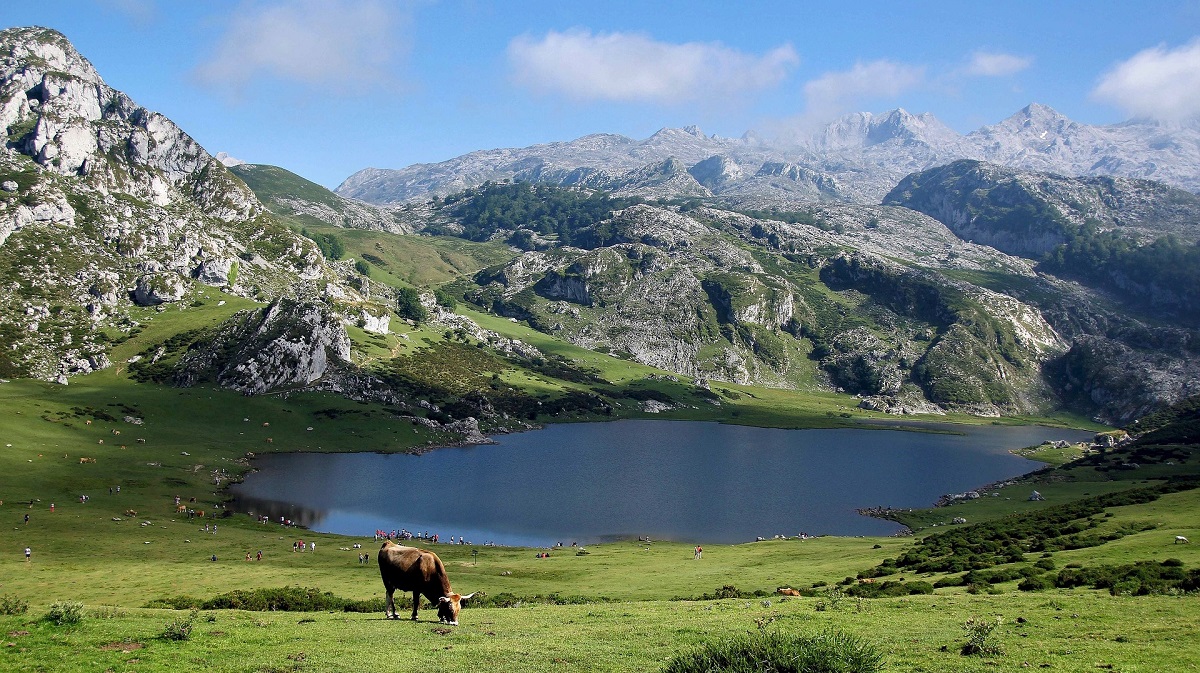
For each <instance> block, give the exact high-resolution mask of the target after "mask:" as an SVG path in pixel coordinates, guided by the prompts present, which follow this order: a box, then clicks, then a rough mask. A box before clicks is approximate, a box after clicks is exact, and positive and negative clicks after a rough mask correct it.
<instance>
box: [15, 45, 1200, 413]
mask: <svg viewBox="0 0 1200 673" xmlns="http://www.w3.org/2000/svg"><path fill="white" fill-rule="evenodd" d="M0 126H2V127H3V128H4V129H5V131H6V133H7V140H6V143H5V147H4V150H3V152H2V153H0V287H3V288H4V295H3V302H2V304H0V335H2V336H3V344H4V346H5V348H4V349H3V351H2V352H0V376H6V377H14V376H28V377H36V378H41V379H47V380H57V381H59V382H61V383H67V382H69V379H70V377H71V376H74V375H77V374H83V373H87V372H91V371H95V370H98V369H107V368H109V367H113V366H114V364H115V365H116V366H117V367H121V368H125V367H128V370H129V372H130V374H131V375H133V376H134V377H135V378H137V379H138V380H142V381H156V382H161V383H170V384H173V385H202V384H203V385H209V384H211V385H220V386H225V387H229V388H233V389H236V390H240V391H242V392H244V393H246V394H261V393H265V392H280V391H283V392H290V391H298V390H325V391H333V392H336V393H338V394H341V395H345V396H348V397H352V398H354V399H359V400H375V401H380V402H384V403H386V404H388V405H391V406H390V408H393V409H398V410H402V411H403V413H405V414H410V415H412V416H413V418H414V419H415V420H414V422H420V423H426V424H432V425H435V426H437V427H443V428H447V429H448V430H447V432H449V433H451V434H453V433H459V434H463V433H466V434H468V435H470V434H471V433H475V434H478V430H479V426H477V425H475V423H476V422H477V421H478V422H480V423H482V424H483V425H484V426H486V427H496V426H497V425H498V424H503V423H506V422H510V421H512V420H513V419H516V418H537V417H539V414H545V413H550V410H554V411H553V413H560V412H561V413H576V412H582V411H587V412H589V413H605V410H608V411H611V409H612V408H613V407H614V406H615V405H618V404H621V403H623V402H622V400H625V401H626V402H628V401H629V400H634V401H636V402H637V403H639V404H642V405H645V406H644V408H646V409H654V410H660V409H670V408H676V407H677V406H686V405H687V404H689V402H688V401H686V400H683V399H680V398H679V397H678V395H676V396H672V395H669V394H666V393H664V392H662V391H661V390H657V389H656V390H649V391H648V390H645V389H643V388H637V389H636V390H633V391H632V392H631V391H629V390H622V389H619V388H617V387H616V386H614V385H613V384H611V382H606V381H604V380H602V379H599V378H597V376H596V374H595V373H594V372H592V371H589V370H587V369H586V368H581V367H580V366H579V365H578V364H577V363H572V362H571V361H569V360H568V359H565V358H562V357H558V356H552V355H549V354H548V352H547V351H544V350H539V349H538V348H534V347H533V346H530V345H529V344H528V343H523V342H522V341H520V340H517V339H514V338H512V336H511V335H509V334H505V333H504V332H503V329H502V328H503V326H504V325H507V324H511V322H519V323H522V324H524V325H527V326H528V327H531V328H533V329H535V330H538V331H539V332H542V333H543V335H542V337H541V338H544V339H546V340H548V343H569V344H573V345H574V346H575V347H581V348H586V349H590V350H591V351H592V352H593V353H595V352H599V353H605V354H608V355H610V356H612V357H617V358H622V359H625V360H629V361H631V362H636V363H640V365H643V366H646V367H655V368H657V369H656V370H650V369H647V370H645V371H647V372H655V373H653V374H652V375H651V374H647V378H646V381H655V382H661V381H667V380H670V381H673V382H674V384H678V385H680V386H683V389H686V390H687V391H689V392H687V393H686V395H689V396H690V395H698V396H699V397H698V398H696V399H704V400H707V401H710V402H712V403H714V404H717V403H719V402H720V399H719V396H717V395H716V394H715V393H710V392H708V389H707V386H709V385H710V383H711V382H714V381H726V382H735V383H740V384H748V385H767V386H776V387H783V388H793V389H800V390H813V391H830V390H833V391H840V392H843V393H847V394H853V395H856V396H857V397H858V400H857V401H856V402H855V403H856V404H859V406H861V407H862V408H863V409H869V410H878V411H888V412H892V413H909V412H923V413H942V412H944V411H946V410H954V411H963V412H969V413H976V414H985V415H993V416H994V415H1005V414H1035V413H1046V412H1050V411H1054V410H1057V409H1062V408H1068V409H1071V410H1075V411H1080V412H1085V413H1088V414H1092V415H1094V416H1095V417H1097V418H1100V419H1102V420H1106V421H1112V422H1119V421H1125V420H1128V419H1131V418H1135V417H1137V416H1140V415H1142V414H1144V413H1146V412H1147V411H1150V410H1153V409H1156V408H1159V407H1161V406H1163V405H1165V404H1169V403H1172V402H1174V401H1176V400H1179V399H1181V398H1183V397H1187V396H1189V395H1193V394H1196V392H1197V391H1196V386H1197V382H1198V381H1200V357H1197V356H1198V355H1200V296H1198V294H1197V293H1198V292H1200V290H1197V288H1200V248H1198V247H1197V245H1196V241H1197V240H1198V239H1200V227H1198V224H1197V223H1198V222H1200V197H1197V196H1196V194H1195V193H1194V192H1195V190H1196V189H1197V188H1198V187H1200V158H1198V157H1200V149H1198V148H1200V142H1198V138H1200V136H1198V131H1197V129H1196V128H1195V127H1194V126H1186V125H1183V126H1176V127H1166V126H1161V125H1157V124H1152V123H1149V122H1130V123H1126V124H1120V125H1115V126H1105V127H1094V126H1087V125H1082V124H1077V123H1075V122H1071V121H1070V120H1067V119H1066V118H1064V117H1062V116H1061V115H1058V114H1057V113H1055V112H1054V111H1053V110H1050V109H1049V108H1046V107H1044V106H1039V105H1031V106H1029V107H1027V108H1026V109H1024V110H1022V111H1021V112H1019V113H1018V114H1016V115H1014V116H1013V117H1011V118H1009V119H1008V120H1005V121H1003V122H1001V123H999V124H996V125H994V126H990V127H985V128H983V129H980V130H978V131H976V132H973V133H971V134H968V135H966V136H962V135H959V134H957V133H955V132H954V131H952V130H950V129H948V128H947V127H946V126H945V125H943V124H941V123H940V122H938V121H937V120H936V119H935V118H934V117H932V116H930V115H919V116H914V115H911V114H909V113H907V112H904V111H903V110H897V111H893V112H891V113H887V114H884V115H870V114H866V113H863V114H857V115H850V116H847V117H844V118H842V119H841V120H839V121H837V122H835V123H834V124H831V125H829V126H828V127H826V128H825V129H823V130H822V131H821V132H820V133H817V134H814V135H813V136H811V137H809V138H806V139H804V140H802V141H796V142H792V143H790V144H787V145H784V144H781V143H778V142H769V141H766V140H763V139H761V138H757V137H754V136H752V135H747V136H745V137H742V138H739V139H725V138H717V137H712V136H706V135H704V134H703V133H702V132H701V131H700V130H699V129H697V128H695V127H689V128H685V129H664V130H662V131H659V132H658V133H656V134H655V135H654V136H652V137H650V138H648V139H646V140H643V141H634V140H631V139H629V138H625V137H622V136H616V135H591V136H585V137H583V138H580V139H577V140H574V141H570V142H565V143H552V144H548V145H539V146H535V147H531V148H525V149H514V150H490V151H483V152H476V153H472V154H468V155H465V156H463V157H459V158H457V159H452V160H450V161H446V162H442V163H440V164H434V165H420V166H412V167H409V168H406V169H401V170H399V171H382V170H376V169H368V170H365V171H361V172H359V173H357V174H355V175H354V176H351V178H349V179H348V180H347V181H346V182H345V183H344V184H343V185H342V186H341V187H339V189H338V190H337V193H333V192H330V191H329V190H326V189H324V188H323V187H321V186H319V185H316V184H314V183H312V182H310V181H308V180H305V179H303V178H302V177H300V176H298V175H295V174H294V173H291V172H290V171H287V170H286V169H285V168H282V167H274V166H260V165H253V164H241V165H232V166H228V167H227V166H226V165H225V164H224V163H223V162H222V161H219V160H218V159H217V158H215V157H213V156H212V155H210V154H209V153H208V152H207V151H206V150H204V148H202V147H200V146H199V145H198V144H197V143H196V142H195V141H194V140H193V139H191V138H190V137H189V136H188V135H187V134H186V133H185V132H184V131H183V130H182V129H180V128H178V127H177V126H176V125H175V124H174V123H172V122H171V121H170V120H169V119H167V118H166V117H164V116H163V115H161V114H158V113H154V112H151V111H148V110H146V109H145V108H143V107H141V106H139V105H137V104H136V103H135V102H134V101H133V100H132V99H130V98H129V97H128V96H127V95H125V94H123V93H121V92H119V91H116V90H113V89H112V88H111V87H108V86H107V85H106V84H105V83H104V81H103V80H102V79H101V77H100V76H99V74H98V73H96V71H95V69H94V68H93V67H92V65H91V64H90V63H88V61H87V60H86V59H85V58H84V57H82V56H81V55H80V54H78V52H77V51H75V49H74V47H72V46H71V45H70V43H69V42H67V40H66V39H65V38H64V37H63V36H62V35H60V34H58V33H56V32H54V31H50V30H46V29H40V28H15V29H8V30H5V31H2V32H0ZM230 163H232V164H237V162H230ZM234 305H236V306H237V307H239V308H240V310H236V311H235V310H233V308H232V307H233V306H234ZM218 306H220V307H226V306H228V307H229V308H223V309H221V311H217V314H219V315H220V317H221V320H220V321H219V322H217V323H213V324H209V323H207V322H200V321H199V320H198V319H196V320H192V319H190V318H188V317H187V316H188V315H190V314H189V313H188V312H189V311H192V310H193V309H204V310H206V311H207V310H215V309H216V307H218ZM456 306H465V307H470V308H471V309H473V310H474V311H477V312H479V314H492V315H493V316H500V317H502V318H507V319H508V320H507V321H500V323H501V326H500V327H495V326H493V328H491V329H484V328H483V327H481V326H480V324H479V323H478V322H477V321H475V320H473V319H471V318H469V317H468V313H469V312H468V311H456V310H455V307H456ZM510 321H511V322H510ZM170 325H175V326H176V327H173V328H172V327H169V326H170ZM393 325H400V327H399V328H393ZM147 330H149V333H151V334H156V335H158V336H157V337H156V338H155V340H153V343H152V345H151V346H149V347H148V348H146V349H144V350H143V351H142V352H140V353H138V354H136V355H134V356H133V357H129V358H127V359H126V360H125V361H123V362H119V363H113V362H112V361H111V359H110V355H111V353H113V352H114V349H115V348H116V347H117V346H119V345H120V344H122V343H124V342H126V341H128V340H130V339H133V338H135V337H138V335H139V334H142V333H143V332H144V331H147ZM142 338H144V337H142ZM551 350H553V349H551ZM514 371H516V372H524V373H525V374H522V375H520V376H518V375H515V374H512V373H511V372H514ZM486 372H492V373H493V375H492V376H491V377H490V378H489V377H488V376H486V375H485V374H486ZM522 376H524V377H526V379H525V380H528V381H538V382H540V383H537V384H536V385H533V386H532V387H531V388H530V389H529V390H522V389H520V388H519V387H518V386H514V385H511V384H510V383H509V382H511V381H514V380H517V379H520V378H521V377H522ZM548 381H549V382H552V383H546V382H548ZM674 384H672V385H674ZM639 385H640V384H639ZM647 385H648V384H647ZM654 385H659V384H658V383H655V384H654ZM663 385H665V384H663ZM546 390H552V391H554V392H553V394H548V393H547V392H546ZM532 391H536V392H532ZM688 399H691V398H688ZM849 399H851V398H847V400H849Z"/></svg>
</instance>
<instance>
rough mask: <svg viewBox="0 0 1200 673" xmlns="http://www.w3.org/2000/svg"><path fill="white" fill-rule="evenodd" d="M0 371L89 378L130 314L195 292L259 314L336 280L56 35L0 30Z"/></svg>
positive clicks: (234, 181) (305, 246)
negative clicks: (257, 307) (248, 300)
mask: <svg viewBox="0 0 1200 673" xmlns="http://www.w3.org/2000/svg"><path fill="white" fill-rule="evenodd" d="M0 126H3V127H4V128H5V130H6V132H7V138H8V142H7V144H6V146H5V147H4V148H2V149H0V251H2V252H3V254H2V255H0V278H4V279H5V281H4V282H5V286H6V292H7V293H9V294H6V301H5V302H4V304H3V306H2V307H0V309H2V310H0V331H3V333H4V334H6V335H8V336H6V346H7V348H6V350H5V351H4V353H3V354H2V355H0V370H3V371H4V372H6V374H7V375H12V376H34V377H39V378H43V379H47V380H59V379H60V378H61V377H63V376H65V375H67V374H73V373H77V372H82V371H86V370H85V368H84V367H82V366H80V365H79V363H81V362H91V361H94V360H98V358H100V357H101V356H103V355H104V354H105V353H106V352H107V350H108V349H109V348H110V347H111V337H112V335H113V334H117V333H126V334H128V333H130V332H132V331H133V330H134V329H136V328H137V327H138V320H135V319H134V318H133V317H132V316H133V315H134V313H133V312H132V311H131V309H133V307H134V306H136V305H143V306H152V305H160V304H163V303H174V304H175V305H176V306H180V307H181V308H182V309H185V310H186V309H187V308H188V306H185V305H184V304H185V303H184V302H182V301H180V300H181V299H183V298H184V297H185V296H189V295H190V294H191V293H192V292H193V289H194V288H196V287H197V285H212V286H218V287H221V288H222V289H223V290H224V291H226V292H229V293H233V294H240V295H242V296H246V297H252V298H256V299H270V298H273V297H277V296H280V295H291V296H308V297H315V296H318V295H319V294H320V293H321V292H322V290H323V289H324V288H325V287H329V286H333V287H343V288H344V289H343V290H342V294H343V295H345V296H347V298H348V300H349V301H354V300H357V299H361V296H360V294H359V293H357V291H356V290H354V289H353V288H351V287H349V286H348V285H344V279H345V278H347V277H348V273H347V272H344V271H342V270H339V269H333V268H331V267H329V266H328V265H326V263H325V260H324V259H323V257H322V255H321V252H320V250H319V249H318V248H317V246H316V245H315V244H314V243H313V242H312V241H310V240H308V239H306V238H303V237H301V236H299V235H297V234H295V233H293V232H292V231H290V230H289V229H288V228H287V227H286V226H284V225H283V224H282V223H281V222H280V221H278V220H277V219H275V218H273V217H271V216H270V215H268V214H266V213H265V212H264V210H263V208H262V206H261V205H260V204H259V202H258V200H257V199H256V198H255V196H254V194H253V193H252V192H251V191H250V189H249V188H248V187H247V186H246V185H245V184H244V183H243V182H242V181H241V180H239V179H238V178H237V177H235V176H234V175H232V174H231V173H230V172H229V171H228V170H227V169H226V168H225V167H224V165H222V164H221V162H219V161H217V160H216V159H215V158H213V157H212V156H210V155H209V154H208V153H207V152H206V151H205V150H204V149H203V148H202V147H200V146H199V145H198V144H197V143H196V142H195V140H193V139H192V138H191V137H190V136H188V135H187V134H186V133H184V132H183V131H182V130H180V129H179V127H177V126H176V125H175V124H174V123H172V122H171V121H170V120H169V119H167V118H166V117H164V116H162V115H161V114H158V113H155V112H152V111H150V110H147V109H145V108H143V107H141V106H139V105H137V104H136V103H135V102H134V101H133V100H132V99H130V98H129V97H128V96H126V95H125V94H123V93H121V92H119V91H116V90H114V89H112V88H111V87H109V86H108V85H107V84H105V82H104V80H103V79H101V77H100V76H99V74H98V73H97V72H96V71H95V69H94V68H93V67H92V65H91V64H90V63H88V61H87V60H86V59H85V58H83V57H82V56H81V55H80V54H79V53H78V52H77V51H76V50H75V49H74V47H72V46H71V44H70V43H69V42H68V41H67V40H66V38H64V37H63V36H62V35H60V34H59V33H57V32H55V31H52V30H48V29H42V28H12V29H7V30H3V31H0Z"/></svg>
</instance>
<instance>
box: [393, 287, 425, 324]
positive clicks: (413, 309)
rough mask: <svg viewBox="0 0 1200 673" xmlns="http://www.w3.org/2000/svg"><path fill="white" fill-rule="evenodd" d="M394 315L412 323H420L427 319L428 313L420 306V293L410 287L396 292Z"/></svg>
mask: <svg viewBox="0 0 1200 673" xmlns="http://www.w3.org/2000/svg"><path fill="white" fill-rule="evenodd" d="M396 315H398V316H400V317H401V318H404V319H406V320H412V321H413V322H422V321H424V320H425V319H426V318H428V317H429V311H427V310H425V306H424V305H423V304H421V293H420V292H417V291H416V290H415V289H413V288H411V287H402V288H400V289H399V290H396Z"/></svg>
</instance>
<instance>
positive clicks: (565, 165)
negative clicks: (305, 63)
mask: <svg viewBox="0 0 1200 673" xmlns="http://www.w3.org/2000/svg"><path fill="white" fill-rule="evenodd" d="M669 159H674V160H676V161H678V162H682V163H683V164H684V166H685V168H687V169H688V170H689V171H698V172H700V173H702V174H705V175H707V174H708V173H709V172H710V171H708V170H707V169H706V168H704V167H702V166H701V165H702V163H703V162H709V163H711V162H713V161H721V162H722V163H723V164H724V165H725V167H726V170H725V174H726V179H723V180H720V181H718V182H713V181H711V180H701V179H697V183H696V185H695V186H692V185H688V186H687V189H685V191H688V190H691V191H694V192H696V193H703V190H708V191H709V192H710V193H712V194H716V195H726V194H730V195H742V196H747V195H753V196H755V197H758V198H759V199H761V200H763V201H764V202H775V203H778V204H787V203H793V204H794V203H796V202H801V201H810V200H814V199H821V200H833V201H847V202H855V203H878V202H879V200H880V199H881V198H882V197H883V196H884V195H885V194H886V193H887V192H888V191H890V190H891V189H892V187H894V186H895V184H896V182H898V181H899V180H900V179H901V178H903V177H904V176H905V175H908V174H909V173H912V172H914V171H920V170H924V169H927V168H930V167H932V166H937V165H941V164H945V163H950V162H952V161H955V160H958V159H975V160H980V161H987V162H991V163H996V164H1000V165H1004V166H1009V167H1012V168H1020V169H1026V170H1038V171H1049V172H1055V173H1060V174H1064V175H1071V176H1082V175H1113V176H1121V177H1132V178H1147V179H1154V180H1158V181H1161V182H1165V183H1167V184H1171V185H1174V186H1176V187H1179V188H1182V189H1187V190H1190V191H1193V192H1195V191H1200V129H1198V128H1196V126H1195V125H1177V126H1170V125H1165V124H1158V123H1156V122H1152V121H1145V120H1142V121H1137V120H1135V121H1129V122H1124V123H1122V124H1115V125H1109V126H1091V125H1087V124H1081V123H1077V122H1073V121H1071V120H1070V119H1068V118H1066V117H1065V116H1063V115H1061V114H1059V113H1057V112H1055V111H1054V110H1052V109H1051V108H1049V107H1046V106H1044V105H1039V104H1036V103H1034V104H1031V105H1029V106H1027V107H1026V108H1024V109H1022V110H1020V111H1018V112H1017V113H1015V114H1013V115H1012V116H1011V117H1009V118H1008V119H1005V120H1003V121H1001V122H999V123H997V124H994V125H990V126H985V127H983V128H980V129H978V130H976V131H973V132H971V133H969V134H967V135H960V134H958V133H957V132H955V131H954V130H953V129H950V128H949V127H947V126H945V125H944V124H943V123H942V122H940V121H939V120H938V119H937V118H936V117H934V116H933V115H932V114H929V113H924V114H921V115H913V114H911V113H909V112H907V111H905V110H903V109H897V110H893V111H891V112H887V113H883V114H879V115H873V114H870V113H854V114H850V115H846V116H844V117H842V118H840V119H838V120H835V121H834V122H832V123H830V124H828V125H827V126H825V127H824V128H822V129H820V130H818V131H817V132H815V133H813V134H811V135H810V136H807V137H802V138H797V139H792V140H786V141H785V140H764V139H762V138H761V137H759V136H756V135H753V134H749V133H748V134H746V135H745V136H743V137H742V138H736V139H732V138H721V137H716V136H705V135H704V134H703V133H702V132H701V131H700V130H699V129H698V128H696V127H687V128H685V129H670V128H665V129H662V130H660V131H658V132H657V133H655V134H654V135H652V136H650V137H649V138H646V139H645V140H640V141H639V140H633V139H630V138H626V137H624V136H613V135H591V136H584V137H582V138H579V139H577V140H573V141H568V142H555V143H547V144H543V145H534V146H531V147H525V148H509V149H497V150H486V151H480V152H472V153H470V154H466V155H463V156H461V157H456V158H454V159H450V160H447V161H444V162H439V163H435V164H417V165H413V166H409V167H407V168H401V169H379V168H370V169H364V170H363V171H359V172H357V173H355V174H354V175H352V176H350V177H349V178H347V179H346V181H345V182H343V183H342V185H340V186H339V187H338V188H337V190H336V191H337V193H339V194H341V195H343V196H347V197H350V198H355V199H360V200H363V201H368V202H372V203H380V204H384V203H400V202H405V201H411V200H418V199H427V198H429V197H430V196H434V195H438V196H445V195H446V194H450V193H453V192H456V191H461V190H462V189H465V188H467V187H473V186H476V185H479V184H482V183H483V182H485V181H489V180H492V181H495V180H509V179H511V180H529V181H534V182H545V183H548V184H556V185H562V186H571V185H584V186H588V187H593V188H600V189H608V190H612V191H616V190H623V191H625V192H626V193H644V194H645V195H653V194H655V191H654V190H653V189H647V190H645V191H643V192H639V191H638V190H639V189H640V187H639V186H638V185H637V184H636V183H637V179H636V176H630V175H629V174H630V173H631V172H633V171H645V170H646V167H647V166H648V165H651V164H659V163H661V162H664V161H667V160H669ZM733 167H736V168H733ZM781 167H787V168H781ZM765 176H774V177H775V179H774V180H763V179H759V178H762V177H765ZM585 178H587V179H585ZM789 179H790V180H791V182H789V181H788V180H789ZM795 183H799V184H795Z"/></svg>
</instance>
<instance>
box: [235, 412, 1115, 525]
mask: <svg viewBox="0 0 1200 673" xmlns="http://www.w3.org/2000/svg"><path fill="white" fill-rule="evenodd" d="M891 425H892V426H894V424H891ZM888 427H890V426H884V428H888ZM884 428H880V429H876V428H868V427H864V428H862V429H858V428H853V429H835V430H779V429H768V428H755V427H746V426H738V425H722V424H719V423H711V422H687V421H657V420H627V421H616V422H609V423H574V424H561V425H551V426H548V427H546V428H544V429H540V430H534V431H529V432H524V433H517V434H510V435H501V436H498V437H495V438H494V439H495V444H485V445H477V446H469V447H454V448H440V449H436V450H433V451H430V452H428V453H425V454H423V455H408V454H380V453H278V454H268V455H262V456H259V457H258V458H256V459H255V461H254V467H255V471H254V472H252V473H250V474H249V475H247V477H246V479H245V481H244V482H242V483H240V484H235V485H234V486H233V488H232V491H233V494H234V496H235V500H234V503H233V505H232V507H234V508H236V509H237V510H238V511H243V512H247V513H250V514H254V515H260V516H269V517H271V519H272V520H274V521H278V520H279V519H280V518H281V517H282V518H285V519H290V520H291V521H293V522H295V523H298V524H301V525H304V526H306V527H308V528H310V529H313V530H317V531H325V532H333V533H342V534H348V535H371V534H372V533H374V532H375V531H377V530H382V531H389V532H390V531H393V530H407V531H409V532H411V533H414V534H416V535H426V534H427V535H429V536H432V535H433V534H437V535H438V536H439V541H440V542H449V541H450V539H451V538H457V539H465V540H466V541H467V542H469V543H473V544H500V545H513V546H537V547H545V546H551V545H554V544H557V543H560V542H561V543H563V544H571V543H579V544H587V543H594V542H601V541H606V540H615V539H624V538H648V539H669V540H677V541H688V542H696V543H705V542H707V543H736V542H747V541H752V540H755V539H756V538H758V537H773V536H776V535H784V536H787V537H793V536H797V535H800V534H806V535H843V536H855V535H889V534H891V533H894V532H896V531H897V530H898V529H899V526H898V525H897V524H894V523H892V522H889V521H884V520H879V519H874V518H870V517H866V516H863V515H860V514H859V513H858V512H857V509H859V508H864V507H874V506H888V507H895V508H906V507H929V506H931V505H933V503H934V502H935V501H936V500H937V499H938V498H939V497H940V496H942V495H943V494H948V493H959V492H964V491H968V490H971V489H975V488H978V487H980V486H983V485H985V484H989V483H992V482H996V481H1001V480H1005V479H1009V478H1012V477H1015V476H1018V475H1021V474H1024V473H1027V472H1030V471H1032V470H1035V469H1037V468H1038V467H1040V466H1041V463H1037V462H1034V461H1030V460H1027V459H1025V458H1022V457H1019V456H1016V455H1014V454H1012V453H1010V450H1011V449H1016V448H1022V447H1026V446H1033V445H1036V444H1041V443H1042V442H1043V441H1046V440H1060V439H1062V440H1067V441H1080V440H1084V439H1088V438H1090V437H1091V435H1092V433H1090V432H1086V431H1079V430H1066V429H1060V428H1046V427H1041V426H999V425H985V426H971V425H949V424H944V425H943V424H919V425H918V424H912V425H910V426H907V429H903V430H901V429H884ZM914 429H916V430H920V431H913V430H914Z"/></svg>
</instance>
